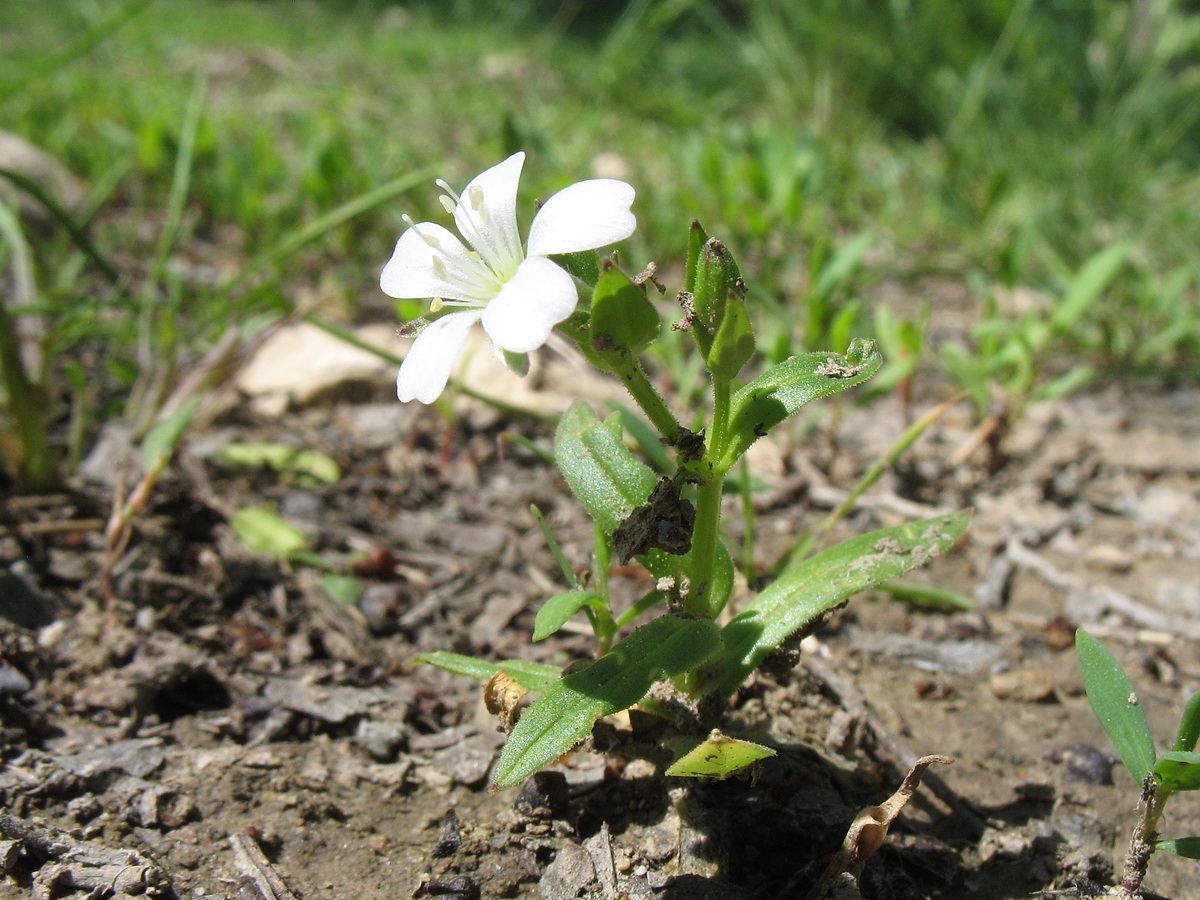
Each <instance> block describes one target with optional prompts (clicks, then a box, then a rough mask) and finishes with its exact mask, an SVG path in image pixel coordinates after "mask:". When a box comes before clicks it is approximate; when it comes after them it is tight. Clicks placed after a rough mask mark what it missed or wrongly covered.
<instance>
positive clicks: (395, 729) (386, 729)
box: [354, 719, 404, 762]
mask: <svg viewBox="0 0 1200 900" xmlns="http://www.w3.org/2000/svg"><path fill="white" fill-rule="evenodd" d="M403 741H404V730H403V729H402V728H401V727H400V726H399V725H397V724H395V723H394V722H377V721H375V720H374V719H362V720H361V721H359V723H358V727H357V728H356V729H355V731H354V742H355V743H356V744H358V746H360V747H362V748H363V749H364V750H366V751H367V753H369V754H370V755H371V756H372V757H374V758H375V759H377V760H379V761H380V762H391V761H392V760H393V759H394V758H395V756H396V750H397V749H398V748H399V747H400V744H401V743H403Z"/></svg>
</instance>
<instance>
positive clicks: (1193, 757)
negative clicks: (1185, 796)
mask: <svg viewBox="0 0 1200 900" xmlns="http://www.w3.org/2000/svg"><path fill="white" fill-rule="evenodd" d="M1154 774H1155V775H1157V776H1158V781H1159V783H1160V784H1161V785H1162V786H1163V789H1164V790H1167V791H1170V792H1171V793H1174V792H1175V791H1200V753H1196V752H1195V751H1191V752H1183V751H1180V750H1172V751H1170V752H1168V753H1164V754H1163V755H1162V757H1161V758H1160V759H1159V760H1158V762H1157V763H1155V765H1154Z"/></svg>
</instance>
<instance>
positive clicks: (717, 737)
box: [666, 731, 775, 778]
mask: <svg viewBox="0 0 1200 900" xmlns="http://www.w3.org/2000/svg"><path fill="white" fill-rule="evenodd" d="M774 755H775V751H774V750H772V749H771V748H770V747H765V746H763V745H762V744H756V743H754V742H753V741H743V740H741V739H739V738H732V737H729V736H728V735H725V734H721V732H719V731H714V732H713V733H712V734H710V735H709V736H708V737H707V738H706V739H705V740H704V741H702V742H701V743H700V744H699V745H697V746H695V747H693V748H692V749H691V750H689V751H688V752H687V753H684V754H682V755H681V756H680V757H679V758H678V759H676V760H675V762H673V763H671V765H669V766H668V767H667V770H666V774H667V775H672V776H675V777H679V778H728V777H729V776H730V775H733V774H734V773H735V772H740V771H741V770H742V769H745V768H746V767H748V766H752V765H754V764H755V763H756V762H758V761H759V760H760V759H766V758H768V757H771V756H774Z"/></svg>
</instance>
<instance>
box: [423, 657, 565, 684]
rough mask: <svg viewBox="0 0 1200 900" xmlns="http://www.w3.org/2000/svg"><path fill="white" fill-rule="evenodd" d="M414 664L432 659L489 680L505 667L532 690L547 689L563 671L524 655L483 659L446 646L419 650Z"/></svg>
mask: <svg viewBox="0 0 1200 900" xmlns="http://www.w3.org/2000/svg"><path fill="white" fill-rule="evenodd" d="M408 662H409V664H410V665H414V666H415V665H419V664H421V663H428V664H429V665H431V666H437V667H438V668H439V669H445V670H446V671H447V672H451V673H453V674H454V675H466V676H467V677H468V678H478V679H479V680H480V681H487V680H488V679H490V678H491V677H492V676H493V675H495V674H496V673H497V672H499V671H500V670H501V669H503V670H504V671H505V672H507V673H508V674H509V675H511V676H512V677H513V680H514V681H516V682H517V684H519V685H521V687H524V688H528V689H529V690H531V691H544V690H546V689H547V688H549V687H550V686H551V685H554V684H556V683H557V682H558V679H559V676H560V675H562V672H560V671H559V670H558V669H556V668H554V666H547V665H545V664H544V663H535V662H528V661H527V660H524V659H501V660H498V661H493V660H487V659H479V658H478V657H475V656H464V655H463V654H461V653H448V652H446V651H445V650H434V651H432V652H430V653H418V654H417V655H416V656H414V657H413V658H412V659H410V660H409V661H408Z"/></svg>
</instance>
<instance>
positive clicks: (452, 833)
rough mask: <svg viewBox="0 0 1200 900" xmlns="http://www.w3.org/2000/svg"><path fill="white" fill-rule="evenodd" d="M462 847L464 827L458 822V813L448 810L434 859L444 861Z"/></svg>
mask: <svg viewBox="0 0 1200 900" xmlns="http://www.w3.org/2000/svg"><path fill="white" fill-rule="evenodd" d="M461 846H462V825H461V824H460V823H459V821H458V813H457V812H455V810H454V808H453V807H451V808H450V809H448V810H446V818H445V819H444V820H443V822H442V836H441V837H440V838H438V842H437V843H436V844H435V845H434V847H433V853H432V856H433V858H434V859H444V858H446V857H447V856H453V855H454V854H455V853H457V852H458V848H459V847H461Z"/></svg>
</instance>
